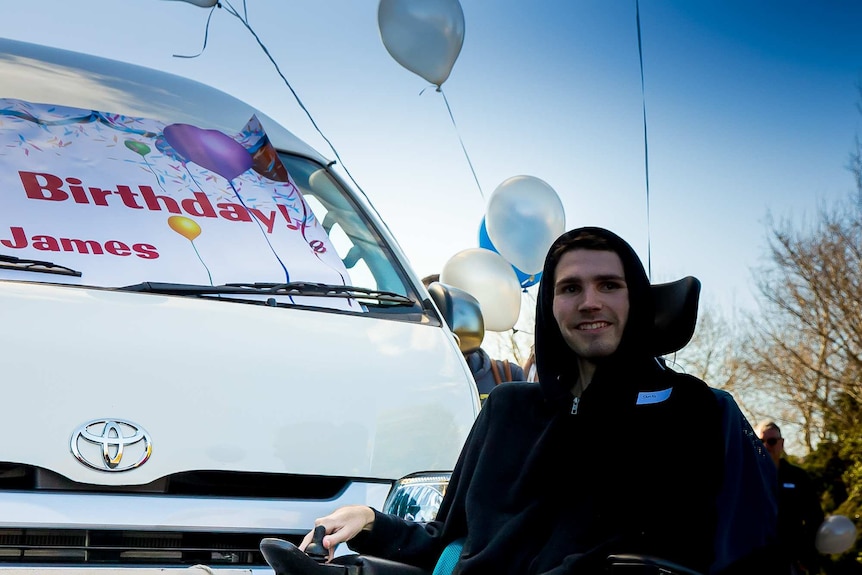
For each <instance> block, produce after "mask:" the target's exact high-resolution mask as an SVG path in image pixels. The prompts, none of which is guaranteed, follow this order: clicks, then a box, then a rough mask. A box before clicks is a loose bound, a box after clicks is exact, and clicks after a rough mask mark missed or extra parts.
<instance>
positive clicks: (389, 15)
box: [377, 0, 464, 90]
mask: <svg viewBox="0 0 862 575" xmlns="http://www.w3.org/2000/svg"><path fill="white" fill-rule="evenodd" d="M377 25H378V27H379V29H380V38H381V39H382V40H383V45H384V46H385V47H386V50H387V51H388V52H389V55H390V56H392V57H393V58H394V59H395V61H396V62H398V63H399V64H401V65H402V66H403V67H405V68H407V69H408V70H410V71H411V72H413V73H414V74H418V75H419V76H421V77H422V78H425V79H426V80H428V81H429V82H431V83H432V84H435V85H436V86H437V89H438V90H439V89H440V86H441V85H442V84H443V82H445V81H446V79H447V78H448V77H449V73H450V72H451V71H452V66H454V65H455V60H457V59H458V55H459V54H460V53H461V46H462V45H463V44H464V11H463V10H462V9H461V4H460V3H459V2H458V0H380V4H379V5H378V7H377Z"/></svg>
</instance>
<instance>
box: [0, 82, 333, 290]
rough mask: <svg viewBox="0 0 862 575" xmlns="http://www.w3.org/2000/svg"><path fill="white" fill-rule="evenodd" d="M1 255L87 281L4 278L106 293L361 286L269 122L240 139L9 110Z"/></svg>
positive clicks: (8, 105) (123, 119)
mask: <svg viewBox="0 0 862 575" xmlns="http://www.w3.org/2000/svg"><path fill="white" fill-rule="evenodd" d="M0 255H7V256H15V257H18V258H27V259H36V260H42V261H50V262H53V263H55V264H59V265H63V266H66V267H69V268H72V269H74V270H77V271H80V272H81V276H80V277H73V276H61V275H53V274H52V275H48V274H39V275H40V276H43V277H40V278H39V279H38V280H35V279H34V277H33V276H34V274H33V273H30V272H27V273H23V272H20V271H10V270H0V278H6V279H27V280H34V281H49V282H62V283H76V284H83V285H95V286H105V287H119V286H125V285H131V284H136V283H140V282H144V281H152V282H175V283H187V284H197V285H219V284H223V283H228V282H277V283H281V282H289V281H306V282H321V283H327V284H336V285H349V283H350V281H349V276H348V273H347V270H346V269H345V267H344V265H343V263H342V261H341V258H340V257H339V256H338V254H337V253H336V252H335V249H334V248H333V247H332V244H331V242H330V240H329V237H328V236H327V235H326V232H325V231H324V230H323V228H322V227H321V225H320V223H319V221H318V220H317V218H315V216H314V214H313V213H312V211H311V209H310V207H309V206H308V204H307V203H306V202H305V200H304V199H303V197H302V194H301V193H300V190H299V189H298V188H297V186H296V185H295V184H294V182H293V180H292V179H291V177H290V175H289V174H288V173H287V170H286V169H285V167H284V164H283V163H282V162H281V161H280V160H279V158H278V155H277V153H276V151H275V149H274V148H273V147H272V145H271V144H270V143H269V140H268V138H267V136H266V134H265V133H264V131H263V128H262V126H261V124H260V122H259V121H258V119H257V118H256V117H252V118H251V119H250V120H249V122H248V124H247V125H246V126H245V127H244V128H243V129H242V131H241V132H239V133H238V134H236V135H234V136H229V135H227V134H224V133H222V132H219V131H216V130H205V129H201V128H198V127H196V126H192V125H189V124H167V125H166V124H164V123H162V122H158V121H155V120H151V119H146V118H136V117H129V116H121V115H116V114H108V113H104V112H99V111H94V110H84V109H79V108H69V107H60V106H52V105H46V104H33V103H29V102H24V101H21V100H14V99H0ZM342 303H343V302H338V301H333V302H331V304H328V303H326V304H324V305H332V307H342Z"/></svg>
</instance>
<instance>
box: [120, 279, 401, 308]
mask: <svg viewBox="0 0 862 575" xmlns="http://www.w3.org/2000/svg"><path fill="white" fill-rule="evenodd" d="M117 289H119V290H121V291H139V292H150V293H161V294H169V295H220V294H246V295H281V296H291V297H293V296H306V297H338V298H345V299H356V300H372V301H374V302H376V303H387V304H394V305H415V304H416V302H415V301H414V300H412V299H410V298H409V297H407V296H403V295H401V294H399V293H395V292H388V291H380V290H372V289H367V288H361V287H356V286H347V285H332V284H323V283H312V282H290V283H268V282H266V283H262V282H257V283H227V284H223V285H217V286H207V285H193V284H175V283H161V282H143V283H139V284H135V285H129V286H124V287H121V288H117Z"/></svg>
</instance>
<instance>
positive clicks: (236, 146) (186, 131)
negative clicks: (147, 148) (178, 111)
mask: <svg viewBox="0 0 862 575" xmlns="http://www.w3.org/2000/svg"><path fill="white" fill-rule="evenodd" d="M164 135H165V140H167V142H168V144H169V145H170V146H171V147H172V148H173V149H174V151H176V152H177V154H179V155H180V156H181V157H182V158H184V159H185V160H186V161H191V162H194V163H195V164H197V165H199V166H201V167H202V168H206V169H207V170H210V171H211V172H215V173H217V174H218V175H220V176H222V177H223V178H225V179H228V180H232V179H234V178H235V177H237V176H238V175H240V174H241V173H243V172H245V171H246V170H248V169H249V168H251V166H252V158H251V154H249V152H248V150H246V149H245V148H244V147H243V145H242V144H240V143H239V142H237V141H236V140H234V139H233V138H231V137H230V136H228V135H227V134H224V133H222V132H219V131H218V130H204V129H202V128H198V127H197V126H192V125H190V124H170V125H168V126H165V129H164Z"/></svg>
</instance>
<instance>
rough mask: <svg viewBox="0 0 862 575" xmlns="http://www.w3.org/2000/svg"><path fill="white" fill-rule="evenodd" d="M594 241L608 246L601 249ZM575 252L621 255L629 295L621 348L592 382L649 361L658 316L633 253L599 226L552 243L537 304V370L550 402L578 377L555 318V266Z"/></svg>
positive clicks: (575, 360)
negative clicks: (597, 251) (571, 252)
mask: <svg viewBox="0 0 862 575" xmlns="http://www.w3.org/2000/svg"><path fill="white" fill-rule="evenodd" d="M596 240H598V241H599V242H603V243H605V244H606V245H607V247H599V246H597V245H596ZM571 249H593V250H609V251H613V252H614V253H616V254H617V255H619V257H620V259H621V260H622V264H623V273H624V274H625V279H626V284H627V287H628V293H629V317H628V321H627V322H626V327H625V330H624V331H623V336H622V339H621V340H620V345H619V347H617V350H616V351H615V352H614V353H613V354H611V355H610V356H608V357H607V358H605V359H603V360H602V361H601V362H600V363H599V364H598V368H597V370H596V374H595V376H594V378H593V381H594V382H595V381H598V380H601V379H605V378H606V377H607V376H608V374H609V373H611V372H614V371H620V370H624V369H627V368H628V367H631V366H634V365H640V364H642V363H643V362H644V361H650V360H651V355H652V354H651V352H650V347H649V340H650V336H651V334H652V326H653V322H654V317H655V312H654V307H653V300H652V294H651V292H650V282H649V278H648V277H647V275H646V271H644V267H643V264H642V263H641V260H640V258H639V257H638V255H637V254H636V253H635V251H634V249H632V247H631V246H630V245H629V244H628V242H626V241H625V240H623V239H622V238H621V237H619V236H618V235H616V234H615V233H613V232H611V231H609V230H606V229H604V228H598V227H583V228H577V229H574V230H571V231H568V232H566V233H564V234H563V235H561V236H560V237H559V238H557V239H556V241H554V243H553V244H552V245H551V247H550V249H549V250H548V255H547V257H546V258H545V265H544V268H543V270H542V279H541V282H540V284H539V297H538V301H537V302H536V330H535V341H536V369H537V371H538V374H539V384H540V385H541V386H542V392H543V394H544V395H545V399H546V400H549V401H551V400H554V399H559V398H562V397H566V398H567V400H568V397H569V396H568V392H569V390H570V389H571V388H572V386H573V385H574V383H575V381H576V380H577V377H578V358H577V355H575V353H574V352H573V351H572V349H571V348H570V347H569V346H568V344H567V343H566V341H565V340H564V339H563V335H562V333H560V328H559V326H558V325H557V320H556V319H555V318H554V283H555V281H556V278H555V272H556V267H557V263H558V262H559V261H560V258H561V257H562V255H563V254H564V253H565V252H567V251H569V250H571Z"/></svg>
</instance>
